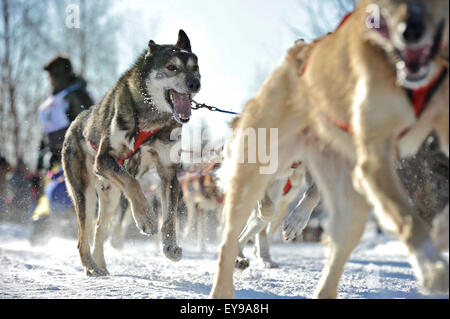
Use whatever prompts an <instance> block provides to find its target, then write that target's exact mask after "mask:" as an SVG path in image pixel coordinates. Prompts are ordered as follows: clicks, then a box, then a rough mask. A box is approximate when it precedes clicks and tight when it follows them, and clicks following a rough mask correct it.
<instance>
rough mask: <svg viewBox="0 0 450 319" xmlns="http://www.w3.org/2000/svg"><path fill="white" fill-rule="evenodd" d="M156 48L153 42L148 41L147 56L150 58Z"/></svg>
mask: <svg viewBox="0 0 450 319" xmlns="http://www.w3.org/2000/svg"><path fill="white" fill-rule="evenodd" d="M157 47H158V45H157V44H156V43H155V41H153V40H150V41H149V42H148V50H147V56H151V55H152V54H153V53H154V52H155V50H156V48H157Z"/></svg>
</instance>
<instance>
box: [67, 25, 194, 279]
mask: <svg viewBox="0 0 450 319" xmlns="http://www.w3.org/2000/svg"><path fill="white" fill-rule="evenodd" d="M199 90H200V73H199V67H198V61H197V57H196V55H195V54H194V53H192V50H191V44H190V41H189V38H188V36H187V35H186V33H185V32H184V31H183V30H180V32H179V34H178V41H177V43H176V44H175V45H158V44H156V43H155V42H154V41H152V40H151V41H150V42H149V43H148V48H147V50H145V52H144V53H143V54H142V55H141V56H140V57H139V58H138V59H137V61H136V63H135V64H134V65H133V66H132V67H131V68H130V69H129V70H128V71H127V72H126V73H125V74H124V75H123V76H122V77H121V78H120V79H119V81H118V82H117V84H116V85H115V86H114V87H113V88H112V89H111V90H110V91H109V92H108V93H107V94H106V95H105V97H104V98H103V99H102V100H101V102H100V103H99V104H98V105H96V106H95V107H92V108H90V109H89V110H86V111H84V112H83V113H81V114H80V115H79V116H78V117H77V118H76V120H75V121H74V122H73V123H72V125H71V126H70V128H69V130H68V132H67V134H66V137H65V140H64V145H63V151H62V160H63V165H64V172H65V175H66V179H67V186H68V190H69V193H70V196H71V197H72V199H73V202H74V206H75V210H76V213H77V219H78V250H79V253H80V257H81V262H82V265H83V267H84V268H85V270H86V273H87V275H90V276H103V275H108V270H107V268H106V262H105V257H104V253H103V242H104V239H105V236H106V234H107V230H108V227H109V224H110V221H111V217H112V216H113V215H114V213H115V212H116V209H117V206H118V203H119V200H120V197H121V194H122V193H123V194H124V195H125V197H126V198H127V199H128V201H129V203H130V207H131V211H132V215H133V218H134V221H135V222H136V226H137V227H138V228H139V229H140V230H141V232H142V233H144V234H149V235H150V234H155V233H157V232H158V227H157V224H158V223H157V220H158V219H157V216H156V215H155V213H154V211H153V210H152V209H151V208H150V206H149V204H148V202H147V200H146V198H145V196H144V193H143V191H142V188H141V186H140V184H139V182H138V180H137V179H136V177H135V176H136V175H137V174H139V172H140V171H147V170H148V169H150V168H153V167H155V168H156V170H157V172H158V175H159V177H160V179H161V194H162V201H161V204H162V213H163V219H164V221H163V225H162V227H161V232H162V245H163V252H164V254H165V255H166V256H167V257H168V258H169V259H170V260H173V261H178V260H180V259H181V257H182V250H181V248H180V247H179V246H178V245H177V237H176V231H175V230H176V212H177V205H178V198H179V183H178V180H177V171H178V167H179V164H178V162H177V160H175V159H174V158H173V156H171V155H172V154H171V150H172V148H173V146H174V145H175V144H176V143H177V142H178V139H177V137H179V134H177V133H174V132H177V131H180V129H181V127H182V125H183V124H184V123H187V122H188V121H189V119H190V117H191V99H192V97H193V96H194V95H195V94H196V93H197V92H199ZM174 135H176V136H174ZM135 155H136V156H138V157H137V158H136V160H137V161H138V165H137V166H136V165H133V166H135V167H134V168H135V169H131V170H129V169H128V168H127V163H128V161H129V159H130V158H133V159H135ZM97 197H98V217H97V223H96V225H95V237H94V240H93V246H94V248H93V252H92V253H91V250H90V237H91V234H92V232H93V226H92V225H93V223H92V220H93V219H94V218H95V216H96V202H97Z"/></svg>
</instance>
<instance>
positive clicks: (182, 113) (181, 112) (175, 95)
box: [166, 89, 191, 124]
mask: <svg viewBox="0 0 450 319" xmlns="http://www.w3.org/2000/svg"><path fill="white" fill-rule="evenodd" d="M166 100H167V102H168V103H169V105H170V107H171V108H172V112H173V117H174V118H175V120H177V122H179V123H181V124H185V123H187V122H189V119H190V118H191V95H190V94H189V93H179V92H177V91H175V90H172V89H168V90H167V91H166Z"/></svg>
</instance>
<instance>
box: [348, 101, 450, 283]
mask: <svg viewBox="0 0 450 319" xmlns="http://www.w3.org/2000/svg"><path fill="white" fill-rule="evenodd" d="M373 105H377V104H372V106H373ZM391 110H395V108H394V107H392V108H391ZM371 111H372V110H370V108H368V107H366V108H365V106H364V105H363V106H362V107H361V108H360V109H359V110H357V112H355V119H354V120H355V121H354V127H355V134H354V141H355V145H356V150H357V164H356V167H355V170H354V173H353V182H354V184H355V187H356V188H357V189H358V190H359V191H361V192H362V193H363V194H364V195H365V196H366V198H367V200H368V201H369V202H370V203H371V204H372V205H373V206H374V208H375V213H376V214H377V217H378V218H379V220H380V222H381V223H382V224H383V225H385V226H387V227H388V228H389V229H390V230H392V231H394V233H395V234H396V235H397V236H398V238H399V239H400V240H401V241H403V242H404V243H405V245H406V246H407V247H408V249H409V252H410V256H411V263H412V265H413V267H414V270H415V272H416V275H417V277H418V279H419V281H420V282H421V284H422V286H423V287H424V288H425V289H427V290H428V291H430V292H447V291H448V286H449V282H448V265H447V263H446V262H445V261H444V260H443V259H442V258H441V257H440V255H439V252H438V250H437V248H436V247H435V246H434V244H433V243H432V241H431V238H430V230H429V227H427V225H426V224H425V222H424V221H423V220H421V219H420V217H419V216H418V215H417V214H415V213H414V212H413V209H412V207H411V205H410V204H409V203H408V198H407V195H406V193H405V192H404V191H402V188H401V184H400V180H399V178H398V176H396V174H395V171H394V159H395V150H396V145H397V144H396V141H397V139H396V138H395V136H397V134H398V131H400V130H401V128H402V126H403V125H404V122H402V118H401V115H404V114H401V113H391V114H383V115H380V114H377V115H376V117H374V116H375V115H374V113H371ZM384 113H388V112H384ZM383 116H384V117H383ZM380 117H382V118H380ZM374 118H376V119H377V120H376V121H375V120H374ZM419 142H420V141H419Z"/></svg>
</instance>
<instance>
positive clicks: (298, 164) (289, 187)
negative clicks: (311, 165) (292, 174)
mask: <svg viewBox="0 0 450 319" xmlns="http://www.w3.org/2000/svg"><path fill="white" fill-rule="evenodd" d="M301 165H302V162H296V163H294V164H292V166H291V168H297V167H299V166H301ZM291 188H292V183H291V179H290V178H288V179H287V182H286V185H284V188H283V196H284V195H286V194H287V193H289V191H290V190H291Z"/></svg>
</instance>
